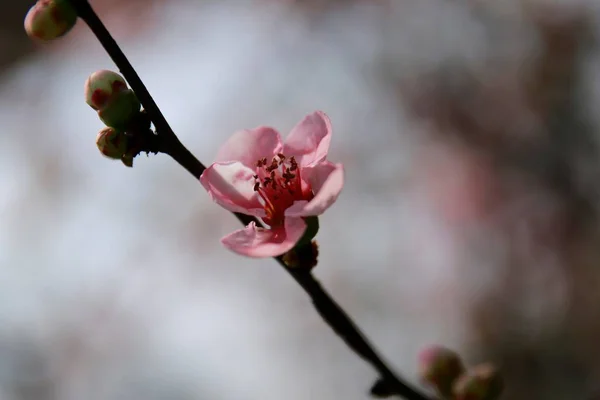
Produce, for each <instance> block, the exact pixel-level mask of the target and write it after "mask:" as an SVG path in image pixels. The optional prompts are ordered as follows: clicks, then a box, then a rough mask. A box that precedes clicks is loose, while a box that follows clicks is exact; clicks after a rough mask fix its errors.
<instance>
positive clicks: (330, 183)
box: [285, 161, 344, 217]
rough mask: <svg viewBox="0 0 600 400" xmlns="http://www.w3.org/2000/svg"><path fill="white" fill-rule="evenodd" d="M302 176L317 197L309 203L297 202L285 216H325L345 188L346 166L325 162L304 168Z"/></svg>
mask: <svg viewBox="0 0 600 400" xmlns="http://www.w3.org/2000/svg"><path fill="white" fill-rule="evenodd" d="M301 174H302V177H303V178H304V179H306V180H307V181H308V182H309V183H310V185H311V188H312V190H313V193H314V194H315V197H313V199H312V200H311V201H308V202H307V201H297V202H295V203H294V204H293V205H292V206H291V207H289V208H288V209H287V210H285V215H286V216H289V217H308V216H311V215H320V214H323V212H324V211H325V210H327V209H328V208H329V207H330V206H331V205H332V204H333V203H335V201H336V200H337V198H338V196H339V195H340V192H341V191H342V188H343V187H344V166H343V165H342V164H333V163H330V162H329V161H324V162H321V163H319V164H317V165H315V166H313V167H306V168H302V170H301Z"/></svg>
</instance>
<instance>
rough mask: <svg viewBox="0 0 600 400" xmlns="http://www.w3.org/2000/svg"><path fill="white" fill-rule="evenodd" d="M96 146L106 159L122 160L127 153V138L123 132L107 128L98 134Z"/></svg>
mask: <svg viewBox="0 0 600 400" xmlns="http://www.w3.org/2000/svg"><path fill="white" fill-rule="evenodd" d="M96 145H97V146H98V150H100V153H102V154H104V155H105V156H106V157H108V158H112V159H115V160H120V159H121V157H122V156H123V154H125V153H126V152H127V147H128V146H127V136H125V133H123V132H121V131H118V130H116V129H114V128H110V127H106V128H104V129H102V130H101V131H100V132H99V133H98V136H97V137H96Z"/></svg>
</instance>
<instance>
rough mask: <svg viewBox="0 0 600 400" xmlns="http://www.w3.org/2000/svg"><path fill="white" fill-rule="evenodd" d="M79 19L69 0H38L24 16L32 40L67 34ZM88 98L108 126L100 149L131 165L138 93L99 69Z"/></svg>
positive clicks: (87, 86)
mask: <svg viewBox="0 0 600 400" xmlns="http://www.w3.org/2000/svg"><path fill="white" fill-rule="evenodd" d="M76 22H77V12H76V10H75V9H74V8H73V6H72V5H71V3H70V2H69V0H38V1H37V3H35V5H33V7H31V9H30V10H29V12H28V13H27V15H26V16H25V22H24V25H25V31H26V32H27V35H29V37H31V38H32V39H35V40H39V41H50V40H53V39H57V38H59V37H61V36H64V35H65V34H67V32H69V31H70V30H71V29H72V28H73V26H75V23H76ZM85 101H86V103H87V104H88V105H89V106H90V107H92V108H93V109H94V110H95V111H96V112H97V113H98V117H99V118H100V120H101V121H102V122H103V123H104V124H105V125H106V128H104V129H102V130H101V131H100V132H99V133H98V135H97V137H96V145H97V146H98V149H99V150H100V152H101V153H102V154H104V155H105V156H106V157H109V158H112V159H117V160H121V161H123V164H125V165H126V166H128V167H131V166H132V165H133V158H134V157H135V156H136V155H137V154H138V153H139V150H140V145H139V143H138V144H136V143H134V142H135V141H134V136H135V135H131V134H128V131H135V130H137V129H136V127H135V124H136V123H137V122H139V121H140V120H142V119H141V118H139V117H140V116H141V111H140V109H141V104H140V101H139V100H138V98H137V96H136V94H135V93H134V92H133V90H131V89H129V88H128V87H127V82H125V79H124V78H123V77H122V76H121V75H119V74H117V73H116V72H113V71H108V70H100V71H96V72H94V73H93V74H91V75H90V76H89V78H88V79H87V80H86V81H85ZM148 126H149V125H148Z"/></svg>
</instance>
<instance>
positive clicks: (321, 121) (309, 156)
mask: <svg viewBox="0 0 600 400" xmlns="http://www.w3.org/2000/svg"><path fill="white" fill-rule="evenodd" d="M330 142H331V122H330V121H329V117H327V115H325V113H323V112H321V111H316V112H314V113H312V114H309V115H307V116H306V117H305V118H304V119H303V120H302V121H300V123H298V125H296V126H295V127H294V129H292V131H291V132H290V134H289V135H288V137H287V138H286V139H285V144H284V147H283V153H284V154H285V155H286V156H295V157H296V160H297V161H298V163H299V164H300V166H309V165H314V164H315V163H317V162H319V161H323V160H325V158H326V157H327V152H328V151H329V143H330Z"/></svg>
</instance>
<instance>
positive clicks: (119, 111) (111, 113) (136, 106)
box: [98, 89, 142, 130]
mask: <svg viewBox="0 0 600 400" xmlns="http://www.w3.org/2000/svg"><path fill="white" fill-rule="evenodd" d="M141 106H142V105H141V104H140V101H139V100H138V98H137V96H136V95H135V93H134V92H133V90H131V89H127V90H126V91H124V92H119V93H118V94H117V95H116V96H114V97H113V98H112V99H111V100H110V101H109V102H108V103H107V104H106V106H105V107H104V108H103V109H101V110H100V111H98V116H99V117H100V119H101V120H102V122H104V124H105V125H106V126H111V127H113V128H115V129H121V130H126V129H127V126H128V125H129V124H130V122H131V121H132V120H133V119H134V118H135V116H136V115H138V113H139V112H140V108H141Z"/></svg>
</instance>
